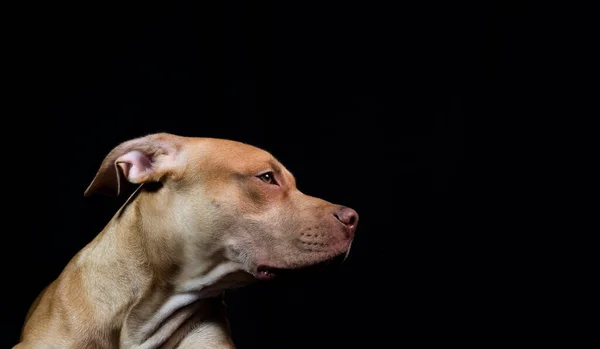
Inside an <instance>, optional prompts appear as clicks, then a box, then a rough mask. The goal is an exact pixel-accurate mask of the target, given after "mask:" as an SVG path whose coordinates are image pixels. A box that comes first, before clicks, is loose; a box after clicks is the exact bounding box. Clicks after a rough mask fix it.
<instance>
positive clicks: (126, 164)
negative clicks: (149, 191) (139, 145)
mask: <svg viewBox="0 0 600 349" xmlns="http://www.w3.org/2000/svg"><path fill="white" fill-rule="evenodd" d="M116 163H117V165H119V167H121V169H122V170H123V174H124V175H125V177H127V180H128V181H130V182H131V183H141V182H143V181H145V180H146V178H147V177H148V175H149V174H150V173H151V172H152V160H151V159H150V157H148V156H147V155H146V154H144V153H142V152H140V151H137V150H133V151H130V152H129V153H127V154H125V155H123V156H121V157H119V158H118V159H117V161H116Z"/></svg>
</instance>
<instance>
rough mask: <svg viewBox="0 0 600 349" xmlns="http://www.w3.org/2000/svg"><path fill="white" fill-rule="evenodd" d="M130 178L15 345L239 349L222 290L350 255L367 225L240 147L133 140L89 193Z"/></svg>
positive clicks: (170, 138) (108, 162)
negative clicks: (119, 203)
mask: <svg viewBox="0 0 600 349" xmlns="http://www.w3.org/2000/svg"><path fill="white" fill-rule="evenodd" d="M125 180H127V181H129V182H131V183H135V184H143V185H141V186H140V187H139V188H138V189H137V190H136V192H135V193H134V194H133V195H132V196H131V197H130V198H129V199H128V201H127V202H126V203H125V204H124V205H123V207H121V209H120V210H119V211H118V212H117V214H116V215H115V216H114V217H113V218H112V220H111V221H110V222H109V223H108V225H107V226H106V227H105V228H104V230H103V231H102V232H101V233H100V234H99V235H98V236H97V237H96V238H95V239H94V240H93V241H92V242H91V243H89V244H88V245H87V246H86V247H85V248H84V249H82V250H81V251H80V252H79V253H78V254H77V255H76V256H75V257H74V258H73V259H72V260H71V261H70V262H69V264H68V265H67V266H66V267H65V269H64V270H63V272H62V273H61V275H60V276H59V277H58V279H57V280H56V281H54V282H53V283H52V284H50V285H49V286H48V287H47V288H46V289H45V290H44V291H43V292H42V294H41V295H40V296H39V297H38V299H36V301H35V303H34V304H33V306H32V307H31V309H30V311H29V313H28V314H27V319H26V321H25V326H24V329H23V333H22V338H21V340H22V341H21V343H19V344H17V345H16V347H15V348H19V349H24V348H60V349H66V348H136V349H150V348H162V349H167V348H214V349H219V348H233V347H234V345H233V343H232V341H231V339H230V336H229V325H228V323H227V320H226V318H225V311H224V308H223V304H222V299H221V298H220V297H219V295H221V294H222V292H223V291H224V290H225V289H227V288H232V287H237V286H241V285H244V284H247V283H249V282H251V281H253V280H256V279H271V278H273V277H275V276H276V275H277V274H278V272H280V271H282V270H283V269H294V268H300V267H305V266H310V265H314V264H318V263H321V262H324V261H327V260H330V259H331V258H333V257H336V256H339V255H343V254H345V253H347V252H348V251H349V248H350V244H351V242H352V240H353V237H354V232H355V230H356V225H357V223H358V215H357V214H356V212H355V211H354V210H352V209H349V208H346V207H343V206H339V205H334V204H331V203H329V202H326V201H324V200H321V199H318V198H314V197H310V196H307V195H305V194H303V193H301V192H300V191H299V190H298V189H296V185H295V180H294V177H292V175H291V174H290V172H288V171H287V170H286V169H285V168H284V167H283V166H282V165H281V164H280V163H279V162H278V161H277V160H276V159H275V158H273V156H272V155H270V154H269V153H267V152H265V151H263V150H261V149H258V148H255V147H252V146H250V145H246V144H243V143H238V142H234V141H228V140H219V139H210V138H188V137H180V136H175V135H171V134H164V133H162V134H153V135H149V136H146V137H143V138H138V139H134V140H131V141H128V142H125V143H123V144H121V145H119V146H118V147H116V148H115V149H113V151H112V152H110V153H109V154H108V156H107V157H106V159H105V160H104V162H103V163H102V165H101V167H100V169H99V171H98V173H97V175H96V177H95V178H94V180H93V181H92V183H91V184H90V186H89V187H88V189H87V191H86V193H85V194H86V195H90V194H93V193H96V192H105V193H109V194H117V195H118V194H119V192H120V191H121V186H122V185H123V184H125V182H124V181H125Z"/></svg>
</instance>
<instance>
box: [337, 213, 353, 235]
mask: <svg viewBox="0 0 600 349" xmlns="http://www.w3.org/2000/svg"><path fill="white" fill-rule="evenodd" d="M333 215H334V216H335V218H337V219H338V220H339V221H340V222H342V223H344V225H345V226H347V227H348V230H350V234H352V235H353V234H354V232H355V231H356V226H357V225H358V213H356V211H354V210H353V209H351V208H349V207H342V208H341V209H339V210H338V211H337V212H335V213H334V214H333Z"/></svg>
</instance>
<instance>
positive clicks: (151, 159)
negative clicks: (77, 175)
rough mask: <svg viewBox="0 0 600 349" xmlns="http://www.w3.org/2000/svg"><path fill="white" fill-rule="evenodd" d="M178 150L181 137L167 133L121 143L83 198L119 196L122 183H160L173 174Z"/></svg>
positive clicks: (107, 159)
mask: <svg viewBox="0 0 600 349" xmlns="http://www.w3.org/2000/svg"><path fill="white" fill-rule="evenodd" d="M180 149H181V141H180V137H178V136H175V135H170V134H166V133H157V134H152V135H148V136H146V137H141V138H136V139H132V140H130V141H127V142H124V143H121V144H120V145H118V146H117V147H116V148H114V149H113V150H112V151H111V152H110V153H109V154H108V155H107V156H106V158H105V159H104V161H103V162H102V165H100V169H99V170H98V173H97V174H96V177H94V179H93V180H92V183H91V184H90V185H89V187H88V188H87V189H86V191H85V193H84V195H85V196H89V195H92V194H95V193H104V194H108V195H119V194H120V193H121V188H122V186H123V183H124V180H125V181H127V182H130V183H134V184H142V183H148V182H161V181H163V180H164V179H166V178H167V177H168V175H169V174H172V173H174V172H175V171H176V169H177V166H178V154H179V152H180Z"/></svg>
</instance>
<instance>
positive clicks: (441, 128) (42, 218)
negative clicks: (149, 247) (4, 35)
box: [2, 1, 504, 348]
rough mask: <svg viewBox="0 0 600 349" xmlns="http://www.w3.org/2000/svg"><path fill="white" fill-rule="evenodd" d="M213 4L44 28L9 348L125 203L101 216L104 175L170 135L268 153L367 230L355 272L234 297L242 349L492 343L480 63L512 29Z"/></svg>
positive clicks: (17, 239) (428, 7) (363, 6)
mask: <svg viewBox="0 0 600 349" xmlns="http://www.w3.org/2000/svg"><path fill="white" fill-rule="evenodd" d="M206 3H210V4H208V5H206V4H202V5H189V6H175V5H170V6H166V5H149V4H144V5H136V6H134V5H118V6H108V5H101V4H99V5H69V6H55V7H51V8H44V9H39V8H38V9H37V10H36V11H35V12H36V14H37V16H36V20H35V21H32V22H31V27H29V28H28V30H30V31H31V32H32V33H33V35H32V37H33V40H31V41H24V43H23V46H27V47H28V48H29V49H32V50H31V51H32V52H33V53H31V55H27V57H26V59H25V61H24V62H23V64H24V65H28V66H29V67H30V68H32V70H31V71H34V72H35V73H33V74H30V75H31V76H28V78H27V79H26V80H23V81H24V82H23V81H22V83H23V84H24V85H26V86H25V87H26V88H27V89H26V91H27V94H26V101H25V102H24V103H25V104H24V105H25V106H33V107H34V108H35V109H36V112H35V113H33V114H31V115H24V116H22V117H19V118H16V119H18V120H15V121H16V122H17V124H18V126H14V127H18V128H12V129H11V128H6V129H5V130H8V132H7V133H8V134H10V133H13V132H14V133H15V134H16V135H19V134H21V135H26V136H25V137H26V139H27V141H26V142H23V143H22V144H25V145H26V146H27V147H29V148H26V147H25V146H21V145H19V146H18V147H11V148H7V149H6V152H7V153H11V154H13V155H14V154H17V155H16V157H17V158H18V159H19V161H18V166H13V171H12V172H11V173H12V174H15V173H21V174H22V175H20V176H14V175H13V176H12V177H13V178H12V180H11V182H9V183H12V184H11V187H12V189H16V190H18V199H15V200H14V201H13V203H14V207H15V210H16V211H18V212H19V213H23V212H25V214H24V215H23V216H24V218H22V219H19V220H18V222H17V224H18V225H17V226H18V228H17V232H16V233H14V234H11V235H13V236H12V237H13V238H14V241H13V242H12V243H11V245H10V249H11V250H13V251H11V252H12V253H16V254H17V255H18V257H17V258H18V259H17V262H16V263H15V262H14V260H13V263H14V266H13V267H11V268H10V269H11V270H10V271H11V272H12V273H11V274H10V279H9V280H10V281H9V282H10V284H11V287H10V292H11V293H10V297H11V298H10V299H11V301H10V302H8V303H9V304H7V307H5V309H7V311H5V312H4V313H5V315H8V318H9V319H10V320H9V322H8V324H7V325H5V326H4V328H5V330H3V331H2V336H3V337H4V338H3V339H7V340H8V345H12V344H14V343H15V342H16V341H17V338H18V336H19V332H20V329H21V325H22V321H23V318H24V316H25V313H26V311H27V309H28V307H29V305H30V304H31V302H32V301H33V300H34V298H35V297H36V295H37V294H38V293H39V292H40V290H41V289H42V288H43V287H44V286H45V285H47V284H48V283H49V282H51V281H52V280H53V279H54V278H56V277H57V276H58V274H59V273H60V271H61V270H62V268H63V267H64V266H65V265H66V263H67V262H68V261H69V260H70V258H71V257H72V256H73V255H74V254H75V253H76V252H77V251H78V250H79V249H81V248H82V247H83V246H84V245H85V244H86V243H87V242H89V241H90V240H91V239H92V238H93V237H94V236H95V235H96V234H97V233H98V232H99V231H100V230H101V229H102V228H103V226H104V225H105V224H106V223H107V222H108V220H109V219H110V217H111V216H112V214H113V213H114V212H115V211H116V210H117V208H118V207H119V206H120V205H121V204H122V203H123V201H124V199H125V198H124V197H119V198H104V197H92V198H84V197H83V191H84V190H85V188H86V187H87V185H88V184H89V182H90V181H91V179H92V177H93V175H94V174H95V172H96V170H97V168H98V166H99V165H100V163H101V161H102V159H103V157H104V156H105V155H106V154H107V153H108V152H109V151H110V150H111V149H112V148H113V147H114V146H116V145H117V144H118V143H120V142H122V141H125V140H128V139H130V138H133V137H138V136H142V135H145V134H148V133H151V132H159V131H160V132H172V133H176V134H181V135H189V136H209V137H223V138H229V139H234V140H239V141H243V142H247V143H250V144H253V145H256V146H259V147H262V148H264V149H266V150H268V151H270V152H271V153H273V154H274V155H275V156H276V157H277V158H278V159H279V160H280V161H282V162H283V163H284V164H285V165H286V166H287V167H288V168H289V169H290V170H291V171H292V172H293V173H294V175H295V176H296V178H297V181H298V186H299V188H300V189H301V190H302V191H304V192H306V193H308V194H311V195H314V196H319V197H322V198H324V199H326V200H329V201H332V202H336V203H340V204H344V205H347V206H350V207H353V208H355V209H356V210H357V211H358V213H359V215H360V224H359V227H358V231H357V237H356V241H355V243H354V245H353V250H352V254H351V255H350V258H349V260H348V261H347V262H346V263H345V264H344V265H341V266H335V267H333V268H332V269H331V270H329V271H327V272H325V273H320V274H315V275H313V276H311V277H306V278H304V277H303V278H301V279H298V280H297V281H296V282H293V281H289V282H283V281H282V282H277V281H275V282H272V283H268V284H258V285H253V286H249V287H246V288H244V289H240V290H236V291H233V292H230V293H228V295H227V300H228V304H229V311H230V319H231V323H232V327H233V331H234V339H235V341H236V343H237V344H238V346H239V348H259V347H260V348H332V347H383V346H385V347H389V346H390V345H384V343H387V342H388V341H391V342H392V343H396V344H398V346H401V345H409V346H411V347H414V346H415V345H416V344H418V346H421V345H422V346H427V345H430V344H450V343H453V344H464V343H467V342H472V341H474V340H475V339H474V338H475V336H474V331H473V327H474V326H477V322H478V320H477V316H476V315H475V313H476V312H472V310H473V307H468V306H467V304H470V305H472V304H473V300H474V299H477V298H476V297H477V294H478V287H477V286H474V285H476V283H477V278H478V277H479V276H478V275H477V274H472V273H467V272H466V270H469V268H467V265H470V264H472V262H473V261H472V260H471V261H470V260H469V257H467V256H469V253H468V250H469V248H468V246H469V244H472V243H473V238H474V236H475V235H474V234H473V233H472V232H471V231H470V230H469V229H468V224H467V219H466V217H468V216H469V212H468V210H467V204H468V201H469V195H468V193H469V192H468V191H467V190H466V188H467V185H466V184H467V183H469V180H470V176H469V172H468V171H466V169H465V163H464V124H463V122H464V121H463V119H464V118H465V115H468V114H472V113H475V112H476V111H477V110H478V107H479V106H480V104H479V103H480V101H481V99H482V98H483V97H484V94H483V91H485V90H486V87H487V85H488V83H489V79H493V78H494V77H495V76H497V75H498V74H501V73H502V72H501V71H500V72H499V71H494V70H490V68H489V67H487V66H486V65H483V64H482V62H484V61H485V60H486V59H489V58H490V55H492V57H496V56H493V55H500V53H498V51H497V47H496V46H494V44H495V43H494V41H493V38H494V37H493V35H494V33H496V34H497V32H494V30H491V31H490V28H492V29H494V28H497V27H494V26H495V25H497V24H503V23H504V22H502V21H500V22H498V21H497V20H495V19H494V18H491V17H489V16H488V14H489V13H488V12H485V11H481V12H478V11H479V10H480V9H478V8H473V5H470V6H467V5H457V4H453V3H452V2H444V3H430V2H426V3H422V2H416V3H413V2H406V3H405V2H401V3H399V4H396V5H395V7H392V6H391V4H383V3H381V4H378V3H375V2H364V3H360V2H347V1H343V2H342V1H339V2H336V1H334V2H330V1H279V2H262V1H259V2H243V1H221V2H218V1H211V2H206ZM215 3H218V4H215ZM38 17H39V18H38ZM24 27H25V26H24ZM496 30H497V29H496ZM500 59H502V58H500ZM494 74H496V75H494ZM481 116H482V117H485V115H481ZM11 130H12V131H11ZM15 149H18V150H15ZM14 167H16V168H14ZM17 178H18V179H17ZM32 210H33V212H34V214H32ZM19 217H21V216H19ZM363 343H371V344H369V345H367V344H363Z"/></svg>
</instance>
